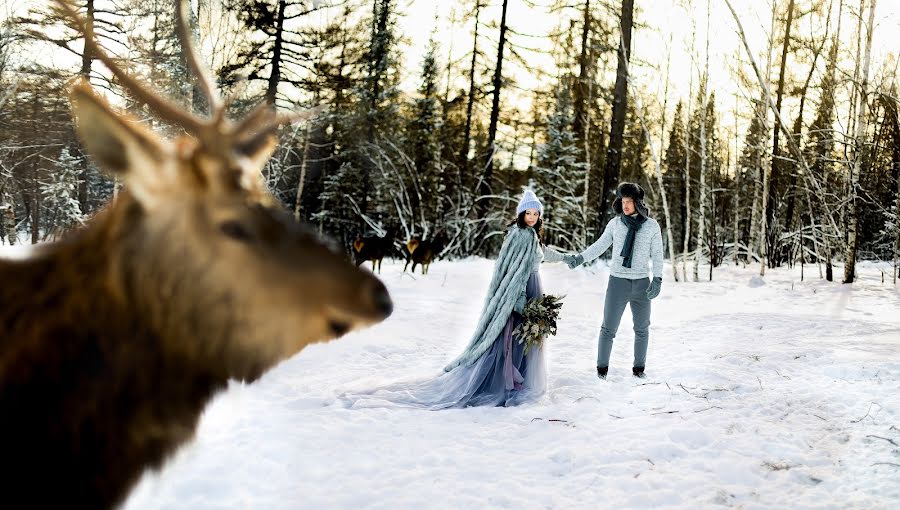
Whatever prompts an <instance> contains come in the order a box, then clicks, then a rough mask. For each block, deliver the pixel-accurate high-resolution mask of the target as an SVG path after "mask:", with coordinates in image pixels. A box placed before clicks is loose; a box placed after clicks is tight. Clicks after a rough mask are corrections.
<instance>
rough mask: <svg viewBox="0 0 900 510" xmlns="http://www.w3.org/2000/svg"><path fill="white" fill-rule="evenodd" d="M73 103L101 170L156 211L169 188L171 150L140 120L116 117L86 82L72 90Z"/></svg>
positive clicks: (89, 149)
mask: <svg viewBox="0 0 900 510" xmlns="http://www.w3.org/2000/svg"><path fill="white" fill-rule="evenodd" d="M69 99H70V100H71V101H72V111H73V115H74V117H75V122H76V129H77V132H78V137H79V138H80V139H81V143H82V144H83V145H84V147H85V149H87V152H88V153H89V154H90V155H91V156H92V157H93V158H94V159H95V160H96V161H97V163H98V164H99V165H100V167H101V168H103V169H104V170H106V171H107V172H108V173H110V174H113V175H117V176H119V177H120V178H122V179H123V180H124V181H125V182H126V184H127V185H128V189H129V190H131V192H132V194H133V195H134V196H135V197H136V198H137V200H138V201H139V202H141V204H143V205H144V206H147V207H152V205H153V204H154V203H155V202H157V201H158V199H159V197H160V196H162V191H163V189H164V188H165V187H166V186H165V184H166V179H165V172H166V171H167V170H170V169H169V168H168V167H169V166H170V163H171V156H170V155H169V153H170V149H169V147H168V146H167V145H166V144H165V143H163V142H162V141H161V140H160V139H159V138H158V137H157V136H156V135H154V134H153V133H152V132H150V131H149V130H148V129H146V128H145V127H143V126H142V125H141V124H140V123H139V122H138V121H137V120H135V119H133V118H131V117H129V116H126V115H123V114H120V113H116V112H115V111H114V110H113V109H112V107H110V106H109V104H108V103H107V102H106V101H105V100H104V99H103V98H101V97H100V96H98V95H97V94H96V93H95V92H94V91H93V89H92V88H91V86H90V85H88V84H87V83H86V82H85V81H84V80H79V81H78V82H77V83H76V84H75V85H74V86H73V87H72V88H71V90H70V92H69Z"/></svg>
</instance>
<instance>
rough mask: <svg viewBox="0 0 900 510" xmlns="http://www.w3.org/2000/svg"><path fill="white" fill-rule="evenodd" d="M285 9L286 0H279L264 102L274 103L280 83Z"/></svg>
mask: <svg viewBox="0 0 900 510" xmlns="http://www.w3.org/2000/svg"><path fill="white" fill-rule="evenodd" d="M285 9H287V1H286V0H279V2H278V14H277V15H276V19H275V27H274V28H275V47H274V49H273V50H272V62H271V64H272V71H271V72H270V73H269V81H268V84H267V85H266V102H267V103H269V104H272V105H274V104H275V97H276V96H277V95H278V84H279V83H281V50H282V44H283V36H284V11H285Z"/></svg>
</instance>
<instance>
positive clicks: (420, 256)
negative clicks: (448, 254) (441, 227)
mask: <svg viewBox="0 0 900 510" xmlns="http://www.w3.org/2000/svg"><path fill="white" fill-rule="evenodd" d="M446 245H447V236H446V234H444V233H443V232H441V233H439V234H437V235H436V236H434V237H433V238H432V239H430V240H424V241H423V240H422V239H421V238H419V237H418V236H414V237H413V238H412V239H410V240H409V241H407V242H406V251H407V255H406V264H404V266H403V272H404V273H405V272H406V268H407V266H409V263H410V262H412V272H413V273H415V272H416V264H422V274H428V268H429V266H431V261H432V260H434V258H435V257H437V256H438V255H440V254H441V252H442V251H444V247H445V246H446Z"/></svg>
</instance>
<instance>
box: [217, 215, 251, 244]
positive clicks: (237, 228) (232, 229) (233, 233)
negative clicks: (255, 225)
mask: <svg viewBox="0 0 900 510" xmlns="http://www.w3.org/2000/svg"><path fill="white" fill-rule="evenodd" d="M219 228H220V229H221V230H222V233H223V234H225V235H226V236H228V237H230V238H232V239H236V240H238V241H250V240H251V239H252V236H251V235H250V231H249V230H247V229H246V228H245V227H244V226H243V225H241V224H240V223H238V222H236V221H233V220H231V221H226V222H224V223H222V224H221V225H219Z"/></svg>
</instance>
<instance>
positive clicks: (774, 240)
mask: <svg viewBox="0 0 900 510" xmlns="http://www.w3.org/2000/svg"><path fill="white" fill-rule="evenodd" d="M793 20H794V0H790V1H789V2H788V12H787V21H786V22H785V26H784V41H783V43H782V46H781V66H780V68H779V70H778V88H777V89H776V90H775V109H776V110H777V114H778V115H781V102H782V99H783V98H784V76H785V73H786V72H787V55H788V48H789V47H790V42H791V25H792V21H793ZM780 133H781V131H780V130H778V129H776V130H775V133H774V134H773V135H772V140H773V141H772V164H771V165H770V171H769V173H770V175H769V182H768V188H767V190H766V192H767V194H768V199H767V202H766V243H767V245H768V246H766V252H767V253H768V254H769V263H770V264H772V265H781V260H780V257H779V255H778V249H779V248H780V242H779V240H778V234H779V232H778V229H776V228H775V209H776V208H777V207H778V182H779V180H780V179H781V160H780V159H779V158H780V157H781V153H780V151H779V149H780V147H779V144H778V141H779V140H778V139H779V134H780Z"/></svg>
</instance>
